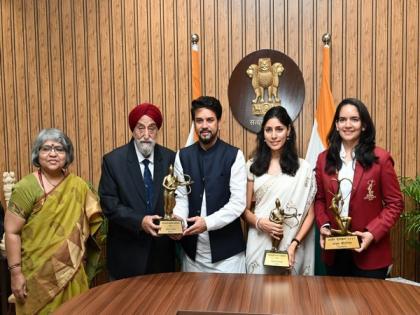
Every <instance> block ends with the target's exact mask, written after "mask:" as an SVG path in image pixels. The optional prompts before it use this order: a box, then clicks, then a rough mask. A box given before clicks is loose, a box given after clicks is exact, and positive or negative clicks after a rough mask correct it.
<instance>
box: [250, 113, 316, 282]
mask: <svg viewBox="0 0 420 315" xmlns="http://www.w3.org/2000/svg"><path fill="white" fill-rule="evenodd" d="M247 170H248V183H247V207H246V209H245V211H244V213H243V218H244V219H245V221H246V222H247V223H248V225H249V232H248V241H247V249H246V266H247V273H258V274H266V273H270V274H273V273H285V270H284V269H282V268H279V267H266V266H264V264H263V260H264V253H265V250H270V249H271V247H272V239H277V240H281V242H280V245H279V248H278V249H279V250H280V251H287V253H288V255H289V269H288V270H286V273H291V274H295V275H296V274H304V275H310V274H313V269H314V236H313V234H314V233H313V229H312V224H313V221H314V210H313V200H314V197H315V193H316V183H315V178H314V174H313V171H312V169H311V167H310V166H309V164H308V163H307V162H306V161H305V160H302V159H300V158H299V157H298V155H297V148H296V133H295V129H294V127H293V123H292V120H291V118H290V116H289V115H288V113H287V111H286V109H285V108H284V107H273V108H271V109H270V110H268V111H267V113H266V114H265V115H264V118H263V121H262V126H261V130H260V131H259V132H258V134H257V148H256V150H255V152H254V153H253V157H252V159H251V160H249V161H248V162H247ZM253 201H255V208H254V211H252V210H251V208H252V203H253ZM279 207H280V209H282V210H283V211H284V221H283V223H282V224H281V223H275V222H273V221H276V220H273V218H272V220H270V213H272V210H273V209H276V208H277V210H279V209H278V208H279ZM275 213H276V211H274V214H275ZM271 216H273V213H272V214H271Z"/></svg>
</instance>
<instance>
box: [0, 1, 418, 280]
mask: <svg viewBox="0 0 420 315" xmlns="http://www.w3.org/2000/svg"><path fill="white" fill-rule="evenodd" d="M419 11H420V8H419V2H418V0H396V1H392V0H383V1H374V0H366V1H358V0H347V1H337V0H317V1H311V0H298V1H295V0H261V1H255V0H168V1H166V0H165V1H164V0H156V1H155V0H126V1H121V0H63V1H53V0H1V1H0V27H1V30H0V32H1V34H0V35H1V36H0V110H1V118H0V129H1V130H2V131H3V132H2V134H1V135H0V146H1V147H2V148H3V150H2V151H1V152H0V170H1V171H5V170H14V171H16V172H17V176H18V177H21V176H23V175H24V174H27V173H28V172H30V171H31V170H32V167H31V162H30V150H31V144H32V141H33V138H34V136H35V135H36V134H37V133H38V132H39V130H40V129H42V128H45V127H52V126H54V127H58V128H62V129H63V130H64V131H65V132H66V133H67V134H68V135H69V136H70V137H71V139H72V140H73V142H74V145H75V149H76V158H75V162H74V164H73V166H72V169H73V171H74V172H75V173H77V174H79V175H81V176H82V177H84V178H86V179H87V180H89V181H91V182H92V183H93V184H94V185H95V186H96V185H97V184H98V182H99V178H100V166H101V157H102V155H103V154H104V153H106V152H109V151H110V150H112V149H113V148H115V147H117V146H120V145H122V144H124V143H126V142H127V141H128V140H129V139H130V134H131V133H130V130H129V128H128V125H127V115H128V112H129V111H130V110H131V108H132V107H133V106H134V105H136V104H138V103H140V102H153V103H155V104H157V105H159V106H160V108H161V109H162V112H163V115H164V118H165V122H164V125H163V128H162V130H161V132H160V134H159V138H158V140H159V141H160V142H161V143H163V144H164V145H166V146H168V147H170V148H172V149H174V150H175V149H178V148H180V147H182V146H183V145H184V143H185V141H186V138H187V135H188V132H189V130H190V126H191V118H190V111H189V107H190V103H191V90H192V88H191V80H192V76H191V46H190V36H191V34H192V33H198V34H199V35H200V42H199V45H200V56H201V57H200V58H201V59H200V60H201V79H202V82H201V86H202V93H203V94H207V95H214V96H216V97H218V98H219V99H220V100H221V101H222V104H223V107H224V113H223V118H222V126H221V132H220V135H221V137H222V138H223V139H224V140H226V141H228V142H230V143H232V144H234V145H236V146H239V147H240V148H241V149H242V150H243V151H244V153H245V155H246V156H249V154H250V153H251V152H252V150H253V149H254V147H255V135H254V134H252V133H250V132H248V131H247V130H245V129H244V128H243V127H242V126H241V125H240V124H239V123H238V122H237V121H236V119H235V118H234V117H233V116H232V114H231V112H230V110H229V106H228V97H227V85H228V82H229V78H230V74H231V73H232V71H233V69H234V68H235V66H236V65H237V63H238V62H239V61H240V60H241V59H242V58H243V57H244V56H246V55H247V54H249V53H251V52H253V51H255V50H258V49H264V48H270V49H276V50H280V51H282V52H284V53H286V54H288V55H289V56H290V57H292V58H293V59H294V60H295V62H296V63H297V64H298V65H299V67H300V68H301V70H302V73H303V76H304V80H305V86H306V93H305V103H304V106H303V110H302V112H301V113H300V115H299V116H298V118H297V120H296V122H295V126H296V129H297V134H298V145H299V153H300V155H301V156H305V154H306V148H307V144H308V141H309V137H310V132H311V128H312V123H313V115H314V111H315V109H316V101H317V97H318V93H319V85H320V78H321V66H322V42H321V36H322V34H323V33H325V32H326V31H329V32H331V34H332V46H331V87H332V92H333V95H334V100H335V102H336V103H338V102H339V101H340V100H341V99H342V98H344V97H350V96H354V97H358V98H361V99H362V100H363V101H365V103H366V105H367V107H368V108H369V110H370V112H371V114H372V117H373V119H374V122H375V125H376V127H377V143H378V145H380V146H382V147H384V148H386V149H387V150H390V151H391V152H392V155H393V157H394V160H395V169H396V171H397V173H398V175H402V176H411V177H413V176H415V175H418V174H419V170H420V164H419V162H418V160H419V158H420V141H419V140H418V135H419V125H418V121H419V117H420V106H419V104H420V93H419V86H420V82H419V67H420V66H419V57H420V43H419V37H420V34H419V32H420V30H419V20H420V16H419ZM403 229H404V226H403V223H402V222H399V223H398V224H397V226H396V227H395V229H394V231H393V233H392V241H393V247H394V251H395V253H396V255H395V256H396V259H395V265H394V274H395V275H401V276H405V277H408V278H410V279H417V280H419V273H420V272H419V271H418V270H420V257H419V253H415V252H413V251H412V250H411V249H410V248H409V247H408V246H407V245H406V242H405V239H406V236H405V235H404V232H403Z"/></svg>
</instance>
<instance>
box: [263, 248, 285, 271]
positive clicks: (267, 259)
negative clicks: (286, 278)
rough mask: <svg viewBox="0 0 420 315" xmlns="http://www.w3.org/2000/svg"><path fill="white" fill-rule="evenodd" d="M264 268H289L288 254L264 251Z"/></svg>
mask: <svg viewBox="0 0 420 315" xmlns="http://www.w3.org/2000/svg"><path fill="white" fill-rule="evenodd" d="M264 266H271V267H283V268H289V254H288V253H287V252H286V251H280V252H274V251H271V250H266V251H265V254H264Z"/></svg>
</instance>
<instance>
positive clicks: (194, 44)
mask: <svg viewBox="0 0 420 315" xmlns="http://www.w3.org/2000/svg"><path fill="white" fill-rule="evenodd" d="M199 40H200V36H198V34H196V33H194V34H192V35H191V78H192V80H191V81H192V82H191V83H192V99H193V100H195V99H196V98H198V97H200V96H201V71H200V58H199V57H200V55H199V47H198V41H199ZM196 140H197V135H196V134H195V131H194V123H192V124H191V128H190V133H189V135H188V139H187V142H186V143H185V146H186V147H187V146H189V145H191V144H193V143H194V142H195V141H196Z"/></svg>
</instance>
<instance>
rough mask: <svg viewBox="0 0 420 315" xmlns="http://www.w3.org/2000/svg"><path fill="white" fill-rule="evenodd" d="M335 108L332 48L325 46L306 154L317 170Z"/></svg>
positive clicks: (325, 145)
mask: <svg viewBox="0 0 420 315" xmlns="http://www.w3.org/2000/svg"><path fill="white" fill-rule="evenodd" d="M334 112H335V106H334V99H333V96H332V94H331V89H330V48H329V46H328V45H325V46H324V50H323V65H322V81H321V88H320V92H319V98H318V104H317V107H316V113H315V120H314V126H313V127H312V134H311V139H310V140H309V144H308V150H307V152H306V161H308V162H309V163H310V164H311V166H312V167H313V168H315V164H316V160H317V158H318V154H319V153H321V152H322V151H324V150H325V149H326V148H327V135H328V132H329V130H330V127H331V123H332V121H333V118H334Z"/></svg>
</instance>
